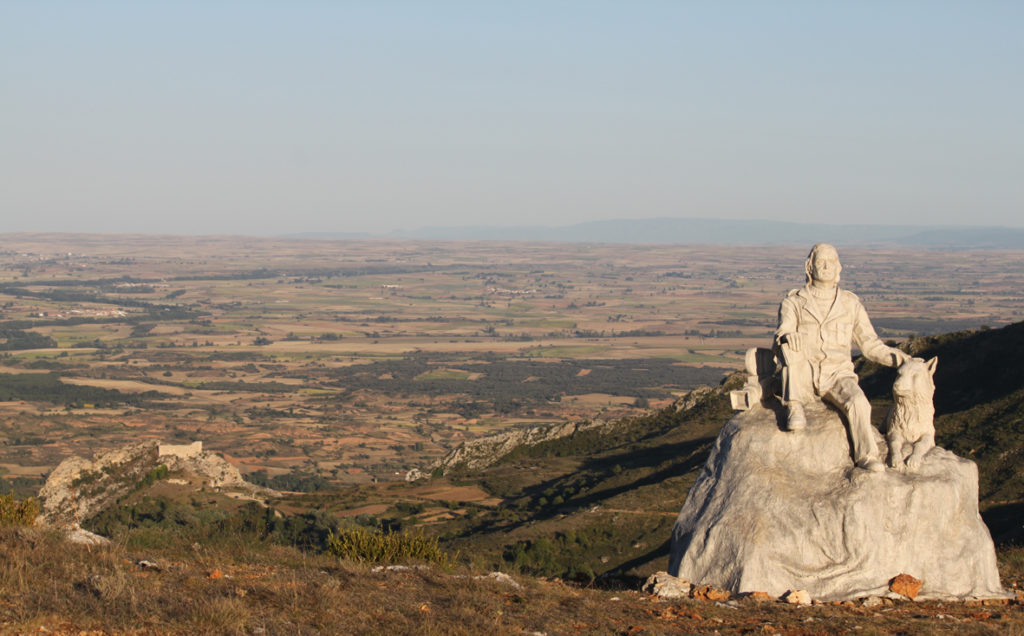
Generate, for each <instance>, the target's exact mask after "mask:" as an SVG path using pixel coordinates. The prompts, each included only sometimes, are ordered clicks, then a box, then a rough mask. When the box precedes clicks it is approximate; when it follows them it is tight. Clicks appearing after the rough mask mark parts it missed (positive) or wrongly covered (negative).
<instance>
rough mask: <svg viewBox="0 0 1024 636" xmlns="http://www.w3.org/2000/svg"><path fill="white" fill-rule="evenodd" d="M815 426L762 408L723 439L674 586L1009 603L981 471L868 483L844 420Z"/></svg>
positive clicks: (960, 464)
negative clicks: (903, 579)
mask: <svg viewBox="0 0 1024 636" xmlns="http://www.w3.org/2000/svg"><path fill="white" fill-rule="evenodd" d="M806 415H807V419H808V425H807V427H806V428H805V429H803V430H801V431H795V432H787V431H784V430H782V427H781V426H780V423H781V422H784V421H785V417H784V413H783V412H782V411H781V407H778V406H777V408H766V407H762V406H756V407H755V408H753V409H751V410H749V411H743V412H741V413H739V414H737V415H736V416H735V417H733V418H732V419H731V420H729V422H728V423H727V424H726V425H725V426H724V427H723V428H722V431H721V432H720V433H719V436H718V439H717V440H716V442H715V446H714V449H713V450H712V452H711V456H710V457H709V458H708V461H707V463H706V465H705V466H704V469H703V471H702V472H701V474H700V476H699V477H698V478H697V481H696V483H695V484H694V485H693V487H692V488H691V489H690V492H689V494H688V495H687V498H686V502H685V503H684V504H683V507H682V510H681V511H680V513H679V517H678V518H677V520H676V524H675V527H674V529H673V532H672V548H671V556H670V559H669V569H668V572H669V573H670V574H672V575H673V576H677V577H680V578H684V579H687V580H689V581H694V582H695V585H711V586H715V587H720V588H724V589H726V590H729V591H731V592H733V593H734V594H741V593H747V592H754V591H762V592H767V593H769V594H771V595H773V596H781V595H782V594H784V593H785V592H787V591H788V590H806V591H807V592H808V594H809V595H810V597H811V598H813V599H816V600H822V601H835V600H852V599H856V598H862V597H866V596H892V597H895V596H894V594H895V593H893V592H891V591H890V589H889V583H890V581H892V580H893V579H894V577H896V576H897V575H899V574H902V573H912V574H913V575H914V577H916V578H917V579H921V580H922V581H923V585H922V587H921V589H920V593H919V594H918V596H919V597H920V598H934V599H967V598H993V597H1004V596H1005V592H1004V591H1003V589H1002V587H1001V586H1000V583H999V573H998V571H997V569H996V556H995V548H994V546H993V544H992V539H991V536H990V535H989V532H988V528H987V527H986V526H985V524H984V522H983V521H982V519H981V516H980V515H979V513H978V472H977V467H976V466H975V465H974V463H973V462H971V461H968V460H965V459H962V458H960V457H957V456H956V455H954V454H953V453H950V452H948V451H945V450H943V449H941V448H933V449H932V450H931V451H929V452H928V454H927V455H926V456H925V458H924V461H923V463H922V464H921V466H920V468H919V469H918V470H917V471H916V472H913V473H908V472H900V471H896V470H893V469H886V470H884V471H883V472H875V473H873V472H868V471H866V470H863V469H860V468H854V466H853V462H852V460H851V459H850V450H849V443H848V440H847V433H846V427H845V426H844V424H843V421H842V420H841V419H840V416H839V414H838V413H836V412H835V411H834V410H832V409H830V408H828V407H826V406H825V405H823V404H815V405H809V406H808V407H807V409H806ZM876 437H877V442H878V448H879V452H880V454H881V456H882V457H883V458H884V454H885V448H886V446H885V444H884V442H883V440H882V438H881V435H878V434H877V432H876Z"/></svg>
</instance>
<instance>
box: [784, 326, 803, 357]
mask: <svg viewBox="0 0 1024 636" xmlns="http://www.w3.org/2000/svg"><path fill="white" fill-rule="evenodd" d="M783 338H785V339H786V344H788V345H789V348H790V350H791V351H794V352H799V351H800V334H798V333H797V332H795V331H794V332H792V333H787V334H785V335H784V336H783Z"/></svg>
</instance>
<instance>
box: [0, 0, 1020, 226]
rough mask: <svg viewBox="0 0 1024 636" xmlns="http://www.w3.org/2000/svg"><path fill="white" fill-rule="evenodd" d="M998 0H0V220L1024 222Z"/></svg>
mask: <svg viewBox="0 0 1024 636" xmlns="http://www.w3.org/2000/svg"><path fill="white" fill-rule="evenodd" d="M1022 18H1024V5H1021V4H1019V3H1015V2H996V1H993V2H988V3H984V4H968V3H955V2H924V1H908V2H901V3H827V4H826V3H814V2H806V1H805V2H798V1H795V0H793V1H783V2H777V3H758V2H731V3H682V2H669V1H654V0H651V1H647V2H639V3H628V4H627V3H617V2H582V1H571V2H564V3H557V4H555V3H542V2H532V1H531V2H521V3H515V4H514V5H481V4H479V3H474V2H468V1H466V2H456V1H443V2H432V3H415V2H392V3H360V2H338V3H323V2H313V1H307V2H298V3H289V4H284V3H273V2H234V1H225V2H218V3H201V2H177V3H169V2H164V3H161V2H157V3H144V4H140V3H129V2H109V1H107V2H103V1H100V2H90V3H74V2H56V1H55V2H46V3H13V2H8V3H3V4H2V5H0V100H2V103H3V106H2V107H0V108H2V112H3V116H2V117H0V141H2V143H0V214H2V218H3V224H2V227H3V230H2V231H4V232H16V231H68V232H119V233H136V232H138V233H151V234H160V233H170V234H254V235H280V234H288V233H301V232H326V233H331V232H333V233H356V232H366V233H372V234H385V233H388V232H391V231H395V230H408V229H414V228H419V227H425V226H449V227H466V226H491V227H494V226H545V227H560V226H568V225H573V224H577V223H583V222H588V221H598V220H609V219H652V218H717V219H764V220H770V221H786V222H798V223H799V222H808V223H812V222H813V223H839V224H842V223H862V224H879V225H921V226H960V225H971V226H1005V227H1014V228H1021V227H1024V214H1021V211H1022V210H1024V180H1022V179H1021V178H1020V175H1021V167H1022V166H1024V127H1021V126H1020V125H1019V113H1020V112H1022V111H1024V40H1022V39H1021V38H1020V37H1019V25H1020V24H1022V23H1024V20H1022Z"/></svg>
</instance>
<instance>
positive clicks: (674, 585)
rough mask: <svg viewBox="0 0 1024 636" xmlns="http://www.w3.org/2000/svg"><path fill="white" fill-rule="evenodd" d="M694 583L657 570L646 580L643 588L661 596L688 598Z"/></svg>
mask: <svg viewBox="0 0 1024 636" xmlns="http://www.w3.org/2000/svg"><path fill="white" fill-rule="evenodd" d="M692 589H693V585H692V584H690V582H689V581H684V580H683V579H680V578H677V577H674V576H672V575H671V574H669V573H668V572H655V573H654V574H652V575H650V576H649V577H647V580H646V581H644V587H643V590H644V591H645V592H647V593H649V594H654V595H655V596H658V597H661V598H686V597H688V596H689V595H690V590H692Z"/></svg>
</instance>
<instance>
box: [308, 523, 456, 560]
mask: <svg viewBox="0 0 1024 636" xmlns="http://www.w3.org/2000/svg"><path fill="white" fill-rule="evenodd" d="M327 552H328V553H329V554H332V555H334V556H336V557H339V558H342V559H348V560H350V561H359V562H370V563H400V562H404V561H424V562H426V563H434V564H436V565H440V566H441V567H443V568H450V567H451V566H452V565H453V561H454V557H453V556H451V555H449V554H448V553H447V552H445V551H444V550H442V549H441V546H440V545H439V544H438V541H437V538H436V537H427V536H424V534H423V533H422V531H421V532H409V531H408V530H405V531H402V532H382V531H379V530H369V529H366V528H343V529H340V530H339V531H338V532H337V533H334V532H331V533H330V535H329V536H328V537H327ZM455 556H456V557H457V556H458V555H457V554H456V555H455Z"/></svg>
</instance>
